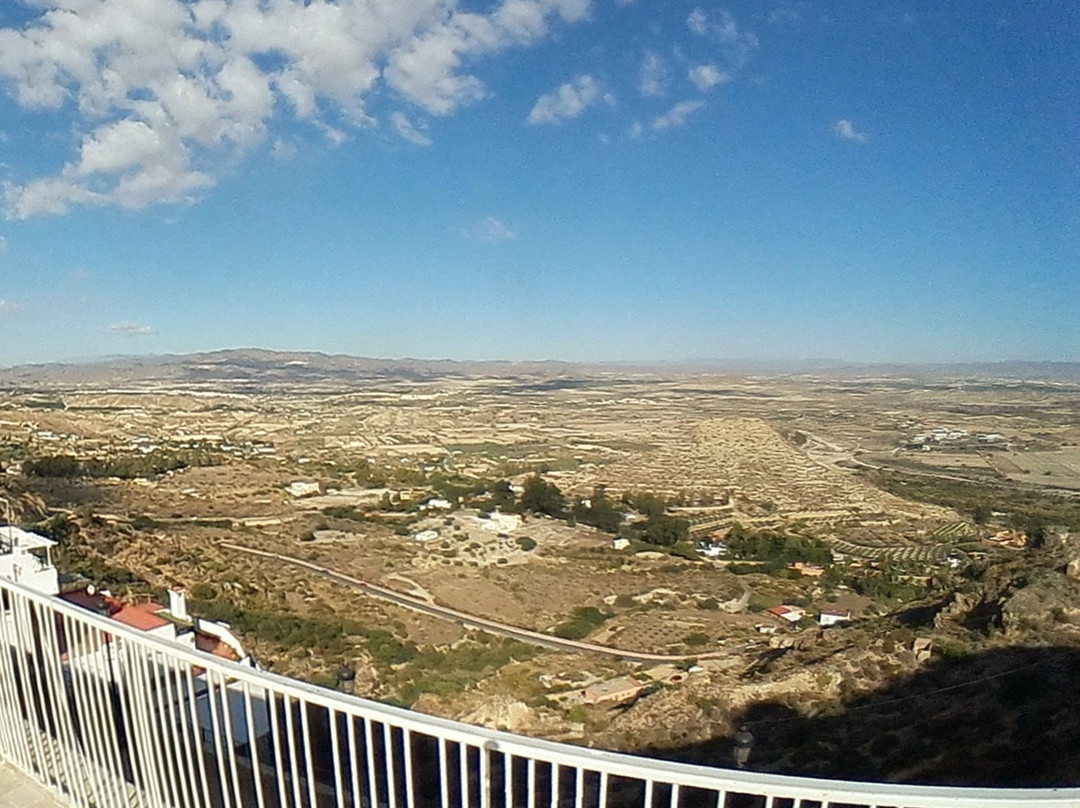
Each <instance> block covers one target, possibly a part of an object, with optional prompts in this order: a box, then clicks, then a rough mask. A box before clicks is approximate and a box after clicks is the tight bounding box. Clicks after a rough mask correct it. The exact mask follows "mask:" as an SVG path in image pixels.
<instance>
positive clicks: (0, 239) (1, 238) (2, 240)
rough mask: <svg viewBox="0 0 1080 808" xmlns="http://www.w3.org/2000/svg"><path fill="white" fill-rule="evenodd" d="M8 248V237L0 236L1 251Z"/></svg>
mask: <svg viewBox="0 0 1080 808" xmlns="http://www.w3.org/2000/svg"><path fill="white" fill-rule="evenodd" d="M6 249H7V239H6V238H5V237H4V236H0V252H4V251H5V250H6Z"/></svg>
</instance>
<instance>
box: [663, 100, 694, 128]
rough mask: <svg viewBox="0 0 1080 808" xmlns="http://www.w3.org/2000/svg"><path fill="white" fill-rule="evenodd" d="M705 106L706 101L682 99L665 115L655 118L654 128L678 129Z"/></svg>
mask: <svg viewBox="0 0 1080 808" xmlns="http://www.w3.org/2000/svg"><path fill="white" fill-rule="evenodd" d="M703 106H705V102H704V101H680V102H679V103H678V104H676V105H675V106H673V107H672V108H671V109H669V110H668V111H667V112H665V113H664V114H663V115H660V116H658V117H656V118H654V119H653V122H652V128H653V129H654V130H655V131H657V132H662V131H664V130H665V129H676V128H678V127H680V126H682V125H683V124H685V123H686V121H687V119H688V118H689V117H690V116H691V115H692V114H694V113H695V112H697V111H698V110H699V109H701V108H702V107H703Z"/></svg>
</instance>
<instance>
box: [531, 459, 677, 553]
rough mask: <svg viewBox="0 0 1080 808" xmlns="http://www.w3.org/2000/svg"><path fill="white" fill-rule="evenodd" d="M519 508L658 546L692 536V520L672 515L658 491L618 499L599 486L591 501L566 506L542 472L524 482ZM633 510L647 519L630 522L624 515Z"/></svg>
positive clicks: (558, 492) (556, 487) (557, 491)
mask: <svg viewBox="0 0 1080 808" xmlns="http://www.w3.org/2000/svg"><path fill="white" fill-rule="evenodd" d="M520 508H521V510H523V511H532V512H533V513H541V514H545V515H547V516H554V517H557V518H561V519H567V520H568V521H571V522H580V523H581V524H583V525H589V526H591V527H595V528H597V529H598V530H603V531H605V532H606V533H612V534H616V535H620V536H624V537H625V538H628V539H631V540H637V541H641V542H645V543H646V544H652V545H656V546H659V547H674V546H675V545H677V544H679V543H682V542H686V541H687V540H688V539H689V537H690V523H689V522H687V521H686V520H685V519H678V518H675V517H673V516H669V515H668V514H667V513H666V510H667V503H666V502H665V501H664V500H663V499H662V498H661V497H658V496H656V495H655V494H648V493H646V494H627V495H626V496H624V497H623V498H622V500H621V501H619V502H616V501H615V500H613V499H611V497H609V496H608V495H607V491H606V490H605V489H604V488H603V486H597V487H596V488H594V489H593V492H592V496H591V497H589V499H588V500H584V499H577V500H575V501H574V502H573V504H572V505H571V506H570V507H569V508H567V507H566V500H565V497H563V495H562V492H561V491H560V490H559V488H558V486H556V485H555V484H554V483H549V482H545V481H544V479H543V478H542V477H540V475H539V474H535V475H533V476H532V477H529V478H528V479H527V480H526V481H525V491H524V493H523V494H522V496H521V503H520ZM630 511H637V512H638V513H640V514H641V515H643V516H644V517H645V519H644V520H639V521H635V522H627V521H626V518H625V517H626V514H627V513H628V512H630Z"/></svg>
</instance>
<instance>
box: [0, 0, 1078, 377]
mask: <svg viewBox="0 0 1080 808" xmlns="http://www.w3.org/2000/svg"><path fill="white" fill-rule="evenodd" d="M1077 65H1080V6H1076V5H1075V4H1068V3H1038V4H1034V3H1033V4H1027V3H1015V2H979V3H970V4H944V3H940V2H924V3H893V2H887V1H884V2H875V3H839V2H777V1H774V0H746V2H724V3H713V2H697V0H691V1H690V2H682V0H664V1H663V2H659V1H657V2H646V0H636V1H634V2H626V0H501V2H494V3H491V2H487V3H469V2H466V1H465V0H461V1H460V2H457V3H455V2H450V1H448V0H369V2H365V3H355V2H351V1H350V0H339V2H337V3H331V2H329V0H309V2H308V3H306V4H305V3H301V2H291V1H290V0H261V2H260V1H259V0H186V1H185V0H34V2H33V3H29V2H25V3H24V2H20V0H10V1H9V2H7V3H4V4H2V5H0V88H2V89H0V182H2V183H3V190H2V193H3V196H2V203H3V210H4V218H3V219H0V365H10V364H16V363H21V362H38V361H56V360H66V359H71V358H85V357H93V356H102V355H112V354H127V353H136V354H141V353H167V352H168V353H179V352H188V351H196V350H212V349H217V348H227V347H264V348H274V349H283V350H289V349H297V350H301V349H303V350H321V351H327V352H333V353H349V354H356V355H368V356H385V357H404V356H414V357H430V358H436V357H451V358H459V359H469V358H475V359H487V358H506V359H541V358H555V359H566V360H589V361H592V360H646V361H650V360H666V361H679V360H685V359H692V358H706V357H708V358H744V359H806V358H821V357H829V358H838V359H844V360H848V361H995V360H1011V359H1045V360H1080V326H1078V324H1077V323H1078V320H1077V313H1078V311H1080V146H1078V143H1080V103H1078V101H1077V99H1078V98H1080V80H1078V78H1077V75H1078V71H1077Z"/></svg>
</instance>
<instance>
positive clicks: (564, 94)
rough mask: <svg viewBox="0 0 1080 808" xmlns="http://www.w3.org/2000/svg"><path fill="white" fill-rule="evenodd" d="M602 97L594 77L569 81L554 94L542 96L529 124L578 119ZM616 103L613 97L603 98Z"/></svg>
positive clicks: (586, 75) (585, 76)
mask: <svg viewBox="0 0 1080 808" xmlns="http://www.w3.org/2000/svg"><path fill="white" fill-rule="evenodd" d="M601 97H602V93H601V89H600V85H599V84H598V83H597V81H596V79H594V78H593V77H592V76H590V75H588V74H585V75H583V76H578V77H577V78H576V79H574V80H573V81H568V82H567V83H566V84H564V85H562V86H561V87H559V89H557V90H556V91H555V92H553V93H548V94H546V95H542V96H540V98H538V99H537V101H536V104H535V105H533V108H532V111H530V112H529V117H528V118H527V120H528V122H529V123H533V124H537V123H559V122H560V121H565V120H567V119H569V118H576V117H578V116H579V115H580V114H581V113H583V112H584V111H585V110H586V109H588V108H589V107H591V106H592V105H593V104H595V103H596V102H597V101H599V100H600V99H601ZM603 98H604V99H605V100H606V101H607V102H608V103H614V101H615V99H614V98H612V97H611V96H603Z"/></svg>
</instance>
